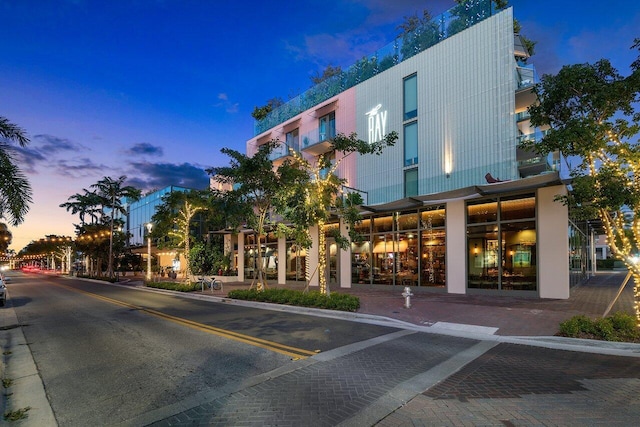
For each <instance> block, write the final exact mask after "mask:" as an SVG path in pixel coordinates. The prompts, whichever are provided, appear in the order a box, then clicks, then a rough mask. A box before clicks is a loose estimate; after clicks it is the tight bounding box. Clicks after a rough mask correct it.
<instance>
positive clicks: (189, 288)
mask: <svg viewBox="0 0 640 427" xmlns="http://www.w3.org/2000/svg"><path fill="white" fill-rule="evenodd" d="M145 286H147V287H149V288H156V289H168V290H170V291H179V292H193V291H199V290H200V289H201V288H202V285H201V284H200V283H197V282H194V283H184V282H145Z"/></svg>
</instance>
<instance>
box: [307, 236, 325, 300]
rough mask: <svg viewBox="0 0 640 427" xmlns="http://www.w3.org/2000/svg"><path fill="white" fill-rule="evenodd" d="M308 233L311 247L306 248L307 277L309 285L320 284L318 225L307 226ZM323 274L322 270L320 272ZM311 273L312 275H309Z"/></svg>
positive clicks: (317, 285)
mask: <svg viewBox="0 0 640 427" xmlns="http://www.w3.org/2000/svg"><path fill="white" fill-rule="evenodd" d="M309 234H310V235H311V247H310V248H309V249H308V250H307V268H306V271H307V277H306V279H307V280H308V281H309V286H315V287H316V288H317V287H319V286H320V280H319V277H320V276H319V274H320V272H319V271H318V270H317V269H318V226H317V225H314V226H313V227H309ZM322 274H324V271H323V272H322ZM311 275H313V276H311Z"/></svg>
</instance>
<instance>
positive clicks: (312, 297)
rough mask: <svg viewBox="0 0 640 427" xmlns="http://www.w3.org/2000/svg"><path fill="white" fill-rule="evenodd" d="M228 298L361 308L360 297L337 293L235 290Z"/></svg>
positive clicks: (346, 309)
mask: <svg viewBox="0 0 640 427" xmlns="http://www.w3.org/2000/svg"><path fill="white" fill-rule="evenodd" d="M228 296H229V298H234V299H241V300H247V301H260V302H269V303H273V304H286V305H295V306H300V307H314V308H325V309H330V310H340V311H356V310H357V309H358V308H360V299H358V297H354V296H353V295H347V294H341V293H336V292H334V293H332V294H330V295H324V294H321V293H320V292H317V291H312V292H303V291H297V290H293V289H265V290H264V291H262V292H258V291H257V290H255V289H235V290H232V291H230V292H229V295H228Z"/></svg>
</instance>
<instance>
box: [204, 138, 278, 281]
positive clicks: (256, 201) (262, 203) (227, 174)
mask: <svg viewBox="0 0 640 427" xmlns="http://www.w3.org/2000/svg"><path fill="white" fill-rule="evenodd" d="M278 144H279V142H278V141H270V142H268V143H266V144H263V145H261V146H260V147H259V148H258V151H257V152H256V153H255V154H254V155H253V156H252V157H249V156H247V155H245V154H243V153H240V152H238V151H235V150H232V149H230V148H223V149H222V150H220V151H221V152H222V153H223V154H226V155H227V156H229V157H230V165H229V166H225V167H216V168H210V169H207V173H209V174H211V175H213V176H214V177H215V179H216V180H217V181H218V182H219V183H221V184H223V185H225V186H227V187H229V188H231V189H230V190H228V191H226V192H224V193H223V197H224V199H225V203H227V204H228V205H230V206H234V207H235V208H234V209H235V210H236V212H237V216H236V225H238V223H241V222H242V221H246V224H247V225H248V226H249V227H250V228H252V229H253V230H254V232H255V233H256V236H257V242H256V243H257V244H256V250H257V253H258V263H257V266H256V269H257V273H258V274H257V276H256V278H255V279H254V281H256V288H257V289H258V290H259V291H262V290H263V289H264V287H265V285H266V281H265V278H266V276H265V271H264V268H265V267H264V265H263V262H262V245H261V241H262V239H263V238H266V235H267V233H268V231H269V229H271V228H272V227H275V225H274V222H273V221H271V214H272V213H273V208H274V200H276V198H277V197H278V194H279V192H281V191H282V189H283V188H286V187H287V186H288V183H287V182H286V180H285V178H286V176H287V175H286V174H283V173H281V172H282V170H284V169H285V168H286V167H287V166H286V165H287V164H288V163H286V162H285V163H284V164H283V165H281V166H280V167H279V168H278V169H275V168H274V166H273V162H272V161H271V159H270V154H271V152H272V151H273V149H274V148H275V147H276V146H277V145H278ZM252 285H253V284H252Z"/></svg>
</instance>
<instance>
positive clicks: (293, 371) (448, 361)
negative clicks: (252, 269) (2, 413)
mask: <svg viewBox="0 0 640 427" xmlns="http://www.w3.org/2000/svg"><path fill="white" fill-rule="evenodd" d="M6 309H9V310H15V313H16V316H17V319H18V321H19V325H20V326H21V329H22V331H23V333H24V336H25V338H26V341H27V343H28V346H29V349H30V351H31V354H32V356H33V359H34V361H35V364H36V366H37V369H38V373H39V375H40V377H41V379H42V383H43V385H44V388H45V390H46V397H47V400H48V402H49V404H50V405H51V408H52V410H53V413H54V414H55V420H56V422H57V424H58V425H60V426H86V425H96V426H98V425H130V426H139V425H150V424H153V425H193V424H199V425H245V424H254V425H323V426H324V425H326V426H333V425H340V424H342V425H353V426H368V425H376V424H378V425H382V426H392V425H414V424H418V425H541V424H546V425H584V424H592V425H597V424H607V425H630V424H633V420H636V419H637V418H638V417H639V416H640V403H639V402H638V399H637V397H636V396H637V395H638V393H639V392H640V358H638V357H621V356H610V355H598V354H588V353H579V352H570V351H566V350H558V349H546V348H541V347H530V346H525V345H519V344H510V343H499V342H497V341H483V340H479V339H470V338H460V337H452V336H444V335H436V334H430V333H424V332H420V331H415V330H405V329H400V328H392V327H386V326H380V325H375V324H369V323H358V322H352V321H347V320H341V319H330V318H321V317H314V316H305V315H301V314H295V313H288V312H281V311H277V312H276V311H270V310H260V309H257V308H253V307H246V306H241V305H233V304H225V303H219V302H212V301H208V300H203V299H186V298H181V297H176V296H174V295H172V294H166V293H161V292H149V291H141V290H138V289H131V288H127V287H123V286H111V285H108V284H105V283H94V282H88V281H83V280H77V279H68V278H58V277H50V276H40V275H18V274H16V275H14V277H13V281H12V282H11V286H10V303H9V304H8V307H7V308H5V310H6ZM0 326H6V325H0ZM0 333H2V334H5V333H7V332H6V331H4V330H2V332H0ZM4 342H5V341H3V343H4ZM6 347H7V345H6V344H5V351H7V349H6ZM21 422H22V423H24V425H36V424H29V419H27V420H25V421H21Z"/></svg>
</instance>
